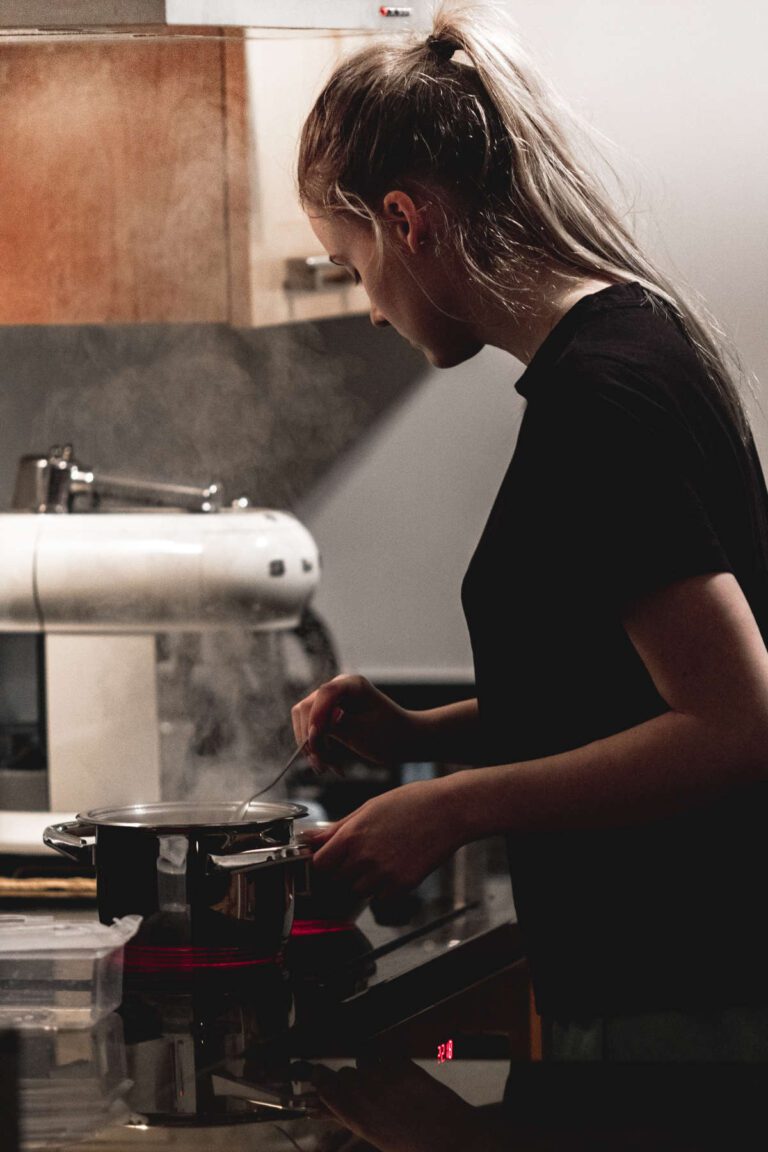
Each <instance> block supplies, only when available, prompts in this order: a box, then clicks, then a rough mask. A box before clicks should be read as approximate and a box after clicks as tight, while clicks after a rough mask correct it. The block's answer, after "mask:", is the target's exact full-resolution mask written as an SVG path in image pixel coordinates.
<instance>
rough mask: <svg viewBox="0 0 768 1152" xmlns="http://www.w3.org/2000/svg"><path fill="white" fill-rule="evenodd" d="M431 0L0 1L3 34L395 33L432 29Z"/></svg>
mask: <svg viewBox="0 0 768 1152" xmlns="http://www.w3.org/2000/svg"><path fill="white" fill-rule="evenodd" d="M430 10H431V3H429V0H411V2H409V3H404V4H400V5H397V4H381V3H377V2H376V0H0V30H2V29H16V30H23V29H40V30H41V31H49V30H50V31H56V30H70V29H71V30H75V29H86V28H87V29H105V30H106V29H110V28H111V29H120V28H126V27H128V26H130V27H134V28H135V27H141V28H144V27H146V28H163V27H165V28H173V27H181V26H185V27H190V26H192V27H200V26H206V25H215V26H217V27H226V28H285V29H297V30H299V29H345V30H348V31H352V30H355V31H379V32H394V31H398V30H405V29H408V28H424V29H427V28H428V27H429V25H430V16H429V13H430Z"/></svg>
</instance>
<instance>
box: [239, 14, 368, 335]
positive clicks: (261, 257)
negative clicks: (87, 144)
mask: <svg viewBox="0 0 768 1152" xmlns="http://www.w3.org/2000/svg"><path fill="white" fill-rule="evenodd" d="M357 42H358V39H357V38H355V37H352V36H349V35H342V34H334V33H326V34H325V35H322V34H317V35H313V36H310V37H301V38H293V39H291V38H288V39H276V40H268V39H255V40H251V41H249V42H248V44H247V48H246V64H247V76H248V89H249V109H250V131H251V150H252V156H253V182H252V188H253V194H254V203H253V210H252V233H251V250H250V261H249V269H250V277H251V301H252V314H251V322H252V323H254V324H280V323H285V322H287V321H291V320H308V319H317V318H319V317H323V316H337V315H342V314H344V313H350V312H363V311H367V309H368V303H367V300H366V297H365V292H364V291H363V289H362V288H359V287H355V285H354V284H353V283H352V281H351V280H350V281H349V283H348V284H346V285H345V286H343V287H341V288H339V289H338V290H332V289H328V288H325V289H322V290H320V291H315V292H311V291H309V292H300V291H288V292H286V291H285V289H284V288H283V283H284V279H285V262H286V259H287V258H289V257H306V256H310V255H313V254H316V253H321V252H322V249H321V247H320V246H319V244H318V242H317V240H316V239H315V236H314V234H313V232H312V229H311V228H310V226H309V223H308V221H307V220H306V218H305V217H304V214H303V213H302V212H301V211H300V209H299V208H298V204H297V193H296V180H295V169H296V157H297V153H298V142H299V135H300V132H301V126H302V124H303V122H304V119H305V117H306V115H307V113H308V112H309V110H310V108H311V107H312V104H313V102H314V100H315V97H316V96H317V94H318V92H319V91H320V89H321V88H322V85H323V83H324V81H325V80H326V78H327V77H328V76H329V75H330V73H331V70H332V69H333V67H334V65H335V64H336V63H337V61H338V60H339V58H340V56H341V55H342V54H344V53H347V52H349V51H352V50H353V48H354V47H355V45H356V43H357Z"/></svg>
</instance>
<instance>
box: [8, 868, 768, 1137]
mask: <svg viewBox="0 0 768 1152" xmlns="http://www.w3.org/2000/svg"><path fill="white" fill-rule="evenodd" d="M443 879H446V877H443ZM467 895H468V896H469V899H466V900H465V901H464V902H463V906H462V905H461V902H459V904H460V906H458V907H454V906H453V903H455V901H453V900H452V898H451V895H450V885H448V886H447V885H446V884H445V883H443V882H441V877H440V876H439V875H438V876H436V877H435V878H433V880H432V881H431V884H430V885H428V886H427V889H426V890H425V892H424V893H422V899H421V900H420V901H418V902H416V903H415V904H414V905H413V907H412V908H411V914H410V916H409V918H408V920H407V922H406V923H402V924H398V925H384V924H379V923H377V922H376V920H375V918H374V917H373V915H372V913H371V911H370V909H367V910H366V911H364V912H363V914H362V915H361V916H360V918H359V919H358V921H357V924H356V926H355V929H354V932H350V931H348V932H347V933H346V938H345V934H344V932H342V931H338V932H337V933H336V934H335V937H334V934H325V935H323V934H314V933H313V932H312V931H307V932H305V933H304V934H303V935H301V934H300V935H297V936H294V937H292V938H291V941H290V943H289V947H288V949H287V951H286V955H285V963H284V965H283V966H282V967H280V968H278V967H277V966H274V965H270V966H267V967H264V968H261V969H259V970H250V971H247V972H237V971H233V972H226V973H217V974H210V973H208V974H205V975H204V976H203V975H201V974H197V975H196V976H195V977H194V978H192V977H189V976H186V977H185V976H181V975H179V974H174V976H173V977H170V978H169V977H168V976H167V974H166V975H164V976H162V977H157V976H152V977H147V976H146V975H143V976H137V975H135V974H134V975H133V976H127V977H126V979H125V981H124V988H123V1000H122V1003H121V1005H120V1007H119V1009H118V1010H117V1011H115V1012H112V1013H110V1014H109V1015H108V1016H106V1017H105V1018H103V1019H102V1020H101V1021H99V1023H98V1024H97V1025H96V1026H95V1027H93V1028H91V1029H86V1030H79V1031H43V1030H41V1031H37V1032H32V1031H30V1032H26V1033H21V1034H18V1035H17V1041H20V1044H19V1046H18V1050H17V1052H16V1058H15V1060H14V1052H13V1044H12V1042H11V1041H12V1038H9V1037H6V1038H5V1040H3V1039H2V1038H1V1037H0V1062H2V1075H0V1083H2V1084H3V1085H4V1086H5V1089H6V1092H5V1097H3V1096H2V1094H0V1099H2V1101H3V1105H4V1107H5V1108H6V1112H7V1110H8V1091H7V1087H8V1084H9V1083H10V1079H11V1077H10V1072H11V1069H12V1066H13V1065H14V1063H15V1065H16V1067H17V1069H18V1070H19V1071H20V1074H21V1079H20V1085H21V1098H22V1102H23V1119H22V1133H23V1137H22V1142H21V1144H20V1147H21V1148H23V1149H25V1152H26V1150H27V1149H32V1148H57V1149H60V1150H62V1152H64V1150H66V1152H75V1149H81V1150H82V1152H97V1150H102V1152H106V1150H107V1149H111V1150H117V1152H122V1150H124V1152H129V1150H139V1149H140V1150H142V1152H160V1150H168V1149H175V1148H179V1149H182V1148H183V1149H184V1150H185V1152H187V1150H194V1149H196V1148H200V1149H203V1148H204V1149H206V1152H208V1150H215V1149H219V1148H221V1149H224V1148H226V1149H227V1152H238V1150H239V1149H246V1148H247V1149H248V1150H249V1152H261V1150H265V1152H267V1150H268V1152H290V1150H291V1149H301V1150H303V1152H365V1150H368V1149H380V1150H381V1152H501V1150H502V1149H520V1150H521V1152H525V1150H531V1152H534V1150H539V1152H540V1150H542V1149H553V1150H554V1149H561V1150H566V1149H587V1148H589V1149H590V1150H593V1149H602V1148H605V1149H610V1150H611V1152H619V1150H620V1149H623V1148H627V1149H645V1148H647V1149H649V1150H650V1149H653V1152H659V1150H663V1149H668V1148H669V1149H678V1150H682V1149H703V1148H710V1147H711V1148H715V1147H718V1148H722V1147H738V1148H739V1149H740V1150H741V1149H743V1148H751V1147H760V1148H762V1147H764V1146H765V1136H766V1133H765V1120H764V1117H763V1112H764V1103H763V1102H764V1099H765V1083H766V1077H765V1070H764V1067H763V1066H756V1067H753V1068H750V1067H749V1066H738V1067H730V1068H724V1067H721V1066H717V1065H710V1066H706V1065H702V1066H697V1067H691V1066H686V1065H682V1066H671V1065H666V1066H663V1067H656V1066H653V1065H648V1066H644V1067H643V1066H637V1065H634V1066H633V1065H603V1064H596V1065H575V1066H574V1065H552V1064H547V1063H540V1062H535V1061H531V1060H530V1058H529V1052H528V1050H527V1047H526V1045H527V1036H526V1029H527V1027H528V1019H527V1010H528V1004H527V981H526V976H525V969H524V965H523V964H522V961H521V946H520V939H519V934H518V930H517V925H516V922H515V918H514V907H513V905H512V900H511V892H510V888H509V880H508V877H507V876H505V875H496V874H488V875H485V876H484V877H482V884H481V885H480V887H479V888H478V889H477V890H476V891H475V892H474V893H469V894H468V893H465V896H467ZM4 910H5V911H7V908H6V909H4ZM46 910H47V909H46ZM68 914H69V915H75V916H77V918H83V917H85V918H88V917H93V916H94V915H95V910H94V909H93V908H80V909H79V910H77V911H76V912H72V911H71V910H70V912H69V913H67V910H66V909H61V910H60V911H59V913H58V915H60V916H61V915H68ZM756 1134H759V1135H756ZM0 1149H2V1152H15V1145H14V1140H13V1133H12V1123H11V1120H10V1116H9V1115H5V1116H4V1118H3V1125H2V1126H1V1127H0Z"/></svg>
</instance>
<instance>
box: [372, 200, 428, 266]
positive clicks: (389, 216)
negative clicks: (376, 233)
mask: <svg viewBox="0 0 768 1152" xmlns="http://www.w3.org/2000/svg"><path fill="white" fill-rule="evenodd" d="M382 210H383V214H384V222H385V224H389V225H391V232H392V235H393V239H396V240H397V242H398V243H399V244H401V245H402V246H403V248H405V249H406V250H407V251H409V252H416V251H418V249H419V248H420V247H421V245H422V244H423V243H424V240H425V238H426V234H427V222H426V214H425V212H424V209H423V208H422V209H419V208H417V207H416V205H415V204H414V202H413V200H412V198H411V197H410V196H409V195H408V193H407V192H387V194H386V196H385V197H384V199H383V201H382Z"/></svg>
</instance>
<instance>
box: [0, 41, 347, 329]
mask: <svg viewBox="0 0 768 1152" xmlns="http://www.w3.org/2000/svg"><path fill="white" fill-rule="evenodd" d="M338 51H339V40H338V38H337V37H334V36H331V35H326V36H313V37H312V38H310V39H304V38H301V37H290V36H289V37H287V38H285V39H275V40H254V41H251V42H246V41H245V39H244V38H243V37H242V36H240V35H239V34H238V33H233V32H228V33H227V35H226V36H222V35H221V34H220V33H217V32H216V31H215V30H214V31H213V32H211V30H195V29H188V30H185V31H183V32H181V33H179V32H175V33H174V34H173V35H152V36H150V35H139V34H137V35H125V34H123V35H121V36H119V37H116V38H112V39H109V38H99V37H95V36H91V37H54V38H48V39H40V40H38V39H36V38H30V39H29V40H28V41H22V42H19V41H12V40H4V41H0V155H2V158H3V162H2V165H0V323H2V324H107V323H110V324H115V323H175V322H184V323H186V322H225V323H233V324H238V325H251V324H254V325H261V324H275V323H281V322H285V321H289V320H292V319H308V318H313V317H317V316H323V315H338V314H340V313H343V312H346V311H359V310H361V309H364V308H365V307H366V304H365V300H364V296H363V294H362V292H361V290H360V289H356V288H354V287H350V288H349V289H342V290H340V291H333V292H325V291H324V292H322V293H311V292H310V293H297V292H293V293H288V292H286V291H285V290H284V288H283V279H284V269H285V260H286V258H287V257H288V256H296V255H302V256H303V255H309V254H313V253H319V252H320V248H319V245H318V244H317V241H316V240H315V239H314V236H313V235H312V233H311V230H310V229H309V226H308V224H307V223H306V221H305V220H304V219H303V217H302V214H301V212H300V210H299V208H298V205H297V203H296V194H295V188H294V177H293V164H294V157H295V150H296V144H297V138H298V133H299V129H300V125H301V122H302V120H303V117H304V116H305V115H306V112H307V110H308V108H309V106H310V104H311V100H312V98H313V95H314V92H315V91H316V90H317V87H318V86H319V83H320V80H321V78H322V74H323V72H324V71H327V70H328V69H329V68H330V66H331V65H332V63H333V61H334V60H335V58H336V56H337V54H338Z"/></svg>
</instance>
